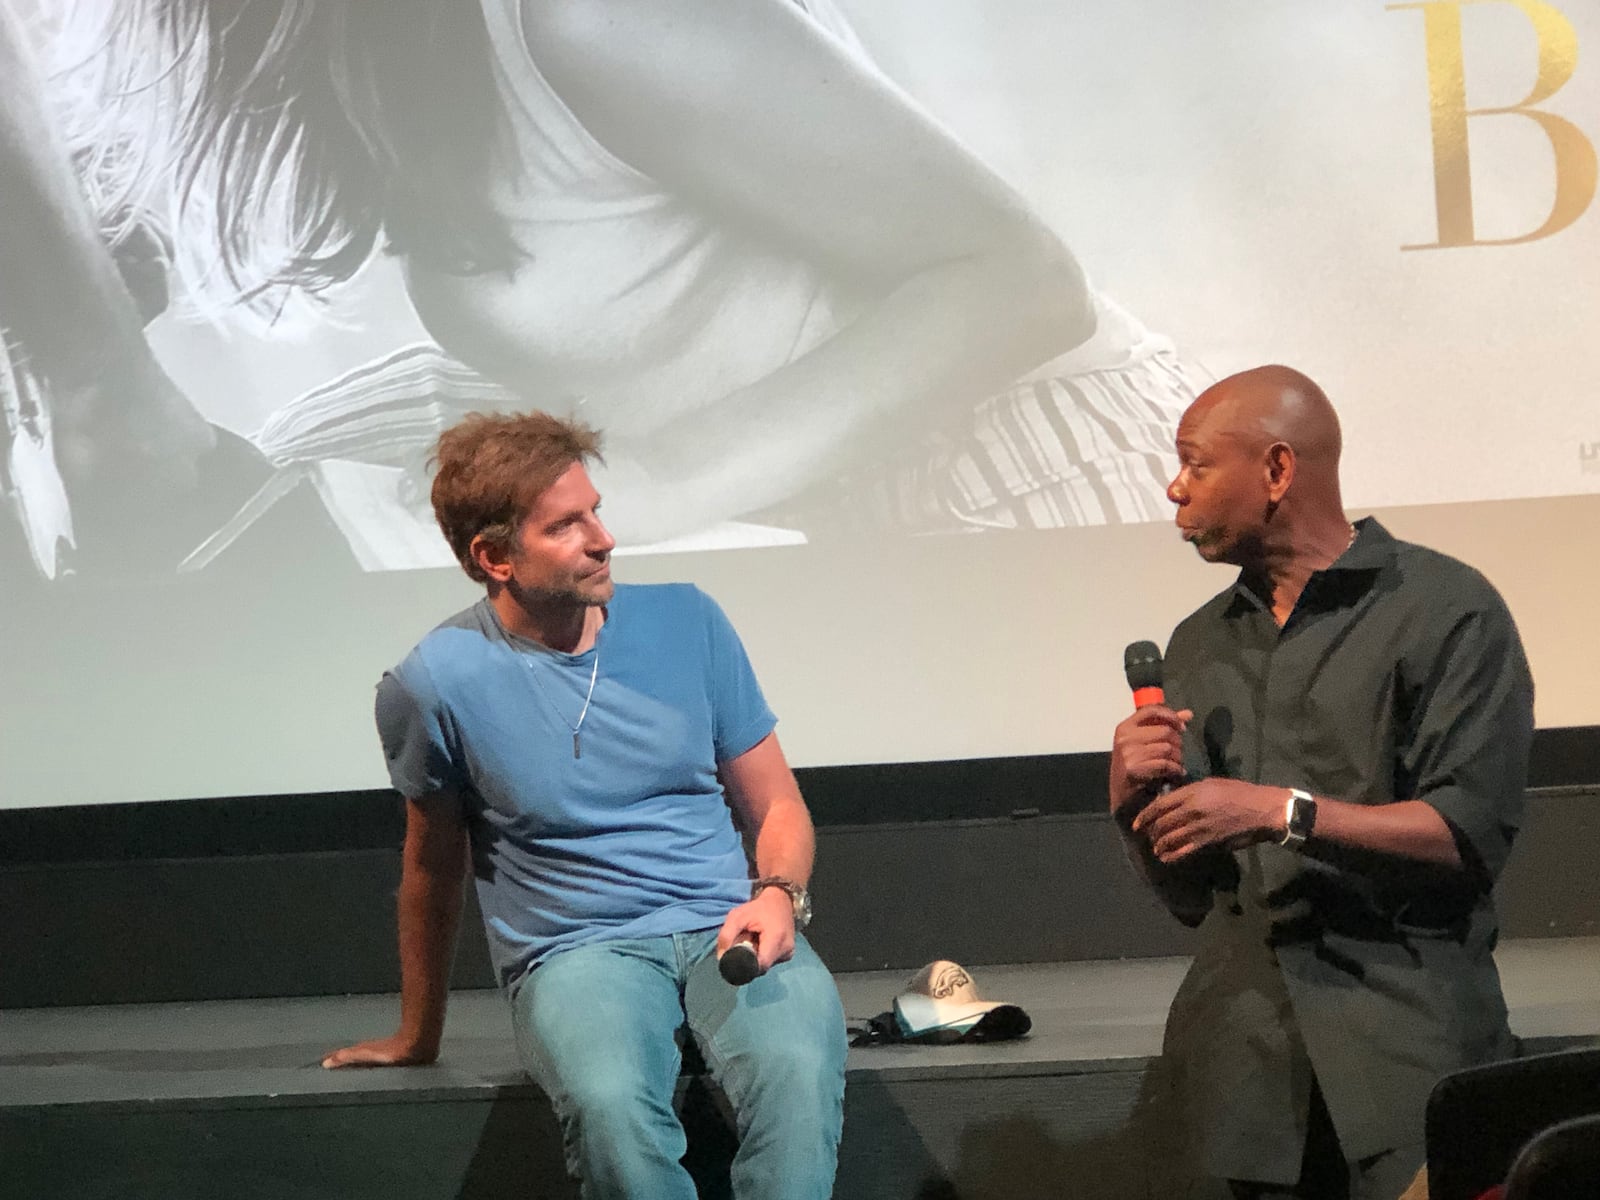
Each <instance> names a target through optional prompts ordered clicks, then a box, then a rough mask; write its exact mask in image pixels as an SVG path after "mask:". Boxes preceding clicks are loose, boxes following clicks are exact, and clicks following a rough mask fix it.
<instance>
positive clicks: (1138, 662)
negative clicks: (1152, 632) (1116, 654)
mask: <svg viewBox="0 0 1600 1200" xmlns="http://www.w3.org/2000/svg"><path fill="white" fill-rule="evenodd" d="M1122 669H1123V671H1124V672H1125V673H1126V674H1127V676H1128V686H1129V687H1130V688H1132V689H1133V690H1134V691H1138V690H1139V689H1140V688H1152V687H1160V686H1161V647H1160V646H1158V645H1156V644H1155V643H1154V642H1134V643H1132V644H1131V645H1130V646H1129V647H1128V648H1127V649H1126V650H1124V651H1123V652H1122Z"/></svg>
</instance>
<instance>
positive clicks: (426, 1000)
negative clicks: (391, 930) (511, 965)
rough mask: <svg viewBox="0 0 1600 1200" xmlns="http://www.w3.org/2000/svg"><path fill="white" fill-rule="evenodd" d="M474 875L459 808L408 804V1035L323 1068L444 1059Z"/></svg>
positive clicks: (403, 899)
mask: <svg viewBox="0 0 1600 1200" xmlns="http://www.w3.org/2000/svg"><path fill="white" fill-rule="evenodd" d="M466 868H467V831H466V826H465V825H464V824H463V823H462V820H461V814H460V808H459V806H458V805H456V804H455V803H454V802H452V801H450V800H448V799H445V798H432V799H429V800H408V801H407V802H406V841H405V857H404V862H403V866H402V868H401V872H400V897H399V906H398V920H399V927H400V1028H399V1030H398V1031H396V1032H395V1033H394V1034H392V1035H391V1036H389V1037H385V1038H376V1039H373V1040H372V1041H366V1042H359V1043H357V1044H356V1045H354V1046H346V1047H345V1048H344V1049H342V1050H335V1051H334V1052H333V1053H331V1054H329V1055H328V1056H327V1057H326V1058H324V1059H323V1060H322V1065H323V1066H325V1067H394V1066H407V1065H410V1064H414V1063H429V1062H432V1061H433V1060H434V1059H436V1058H438V1057H439V1041H440V1038H441V1037H442V1036H443V1034H444V1014H445V1005H446V1002H447V1001H448V999H449V995H450V963H451V960H452V959H453V958H454V956H455V944H456V930H457V928H458V927H459V925H460V922H461V894H462V884H463V882H464V881H465V879H466Z"/></svg>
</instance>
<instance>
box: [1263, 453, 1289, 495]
mask: <svg viewBox="0 0 1600 1200" xmlns="http://www.w3.org/2000/svg"><path fill="white" fill-rule="evenodd" d="M1294 468H1295V458H1294V447H1293V446H1291V445H1289V443H1288V442H1273V443H1272V445H1270V446H1268V447H1267V455H1266V460H1265V462H1264V463H1263V466H1262V470H1263V472H1264V473H1265V476H1266V484H1267V503H1269V504H1270V505H1272V507H1273V508H1276V507H1277V506H1278V504H1279V503H1280V502H1281V501H1282V500H1283V498H1284V496H1285V495H1286V494H1287V493H1288V491H1289V485H1290V484H1292V483H1293V482H1294Z"/></svg>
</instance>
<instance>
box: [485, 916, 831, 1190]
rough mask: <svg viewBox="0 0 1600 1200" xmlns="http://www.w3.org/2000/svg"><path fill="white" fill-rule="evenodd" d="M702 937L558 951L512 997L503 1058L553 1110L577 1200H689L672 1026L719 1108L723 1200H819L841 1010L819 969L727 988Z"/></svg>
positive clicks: (812, 965) (807, 960)
mask: <svg viewBox="0 0 1600 1200" xmlns="http://www.w3.org/2000/svg"><path fill="white" fill-rule="evenodd" d="M716 940H717V934H716V931H715V930H702V931H699V932H695V933H680V934H673V935H670V936H666V937H653V938H630V939H623V940H617V941H607V942H599V943H596V944H594V945H589V946H580V947H578V948H577V949H574V950H565V951H562V952H561V953H559V954H557V955H555V956H554V957H552V958H550V959H549V960H548V961H546V962H544V963H541V964H540V965H539V966H537V967H535V968H534V969H533V970H532V971H531V972H530V973H529V974H528V975H527V976H526V977H525V978H524V979H523V980H522V981H521V986H520V987H519V988H518V989H517V990H516V991H515V993H514V995H513V999H512V1013H513V1022H514V1025H515V1028H516V1037H517V1053H518V1055H519V1056H520V1057H521V1059H522V1064H523V1066H524V1067H525V1068H526V1069H527V1071H528V1074H530V1075H531V1076H533V1079H534V1082H535V1083H537V1084H538V1085H539V1086H540V1087H541V1088H543V1089H544V1091H545V1094H546V1095H548V1096H549V1097H550V1100H551V1103H552V1104H554V1106H555V1110H556V1116H557V1117H558V1118H559V1119H560V1121H561V1128H562V1131H563V1133H564V1136H565V1142H566V1156H567V1169H568V1171H570V1172H571V1173H572V1176H573V1178H575V1179H577V1180H578V1182H579V1184H580V1185H581V1187H582V1191H583V1195H584V1197H585V1198H586V1200H695V1190H694V1184H693V1183H692V1181H691V1180H690V1178H689V1174H688V1172H687V1171H685V1170H684V1168H683V1166H682V1165H681V1163H680V1162H679V1160H680V1159H681V1158H682V1157H683V1153H684V1149H685V1146H686V1142H685V1139H684V1133H683V1126H682V1125H681V1124H680V1123H679V1121H678V1118H677V1116H676V1114H675V1113H674V1112H673V1111H672V1094H673V1089H674V1087H675V1085H676V1083H677V1079H678V1069H679V1066H680V1060H681V1055H680V1052H679V1049H678V1043H677V1041H676V1040H675V1038H674V1035H675V1033H676V1032H677V1030H678V1029H679V1028H680V1027H682V1026H684V1025H685V1024H687V1026H688V1028H689V1032H690V1033H691V1034H692V1035H693V1037H694V1039H695V1041H696V1043H698V1045H699V1047H700V1051H701V1053H702V1055H703V1056H704V1058H705V1060H706V1065H707V1066H708V1067H709V1068H710V1069H711V1074H712V1076H713V1077H714V1078H715V1079H716V1080H717V1082H718V1083H719V1084H720V1085H721V1087H722V1090H723V1092H724V1094H726V1096H727V1098H728V1101H729V1103H730V1104H732V1106H733V1110H734V1114H735V1116H736V1119H737V1125H738V1133H739V1151H738V1154H737V1155H736V1156H735V1158H734V1160H733V1170H732V1182H733V1192H734V1195H735V1196H736V1197H738V1198H739V1200H779V1198H780V1197H782V1198H783V1200H813V1198H814V1200H826V1197H827V1196H828V1195H829V1194H830V1193H831V1192H832V1190H833V1174H834V1168H835V1166H836V1165H837V1160H838V1148H839V1132H840V1127H841V1125H842V1123H843V1119H844V1060H845V1030H844V1011H843V1009H842V1007H841V1006H840V1003H839V992H838V989H837V988H836V987H835V986H834V982H833V977H832V976H831V975H830V974H829V973H828V969H827V968H826V967H825V966H823V965H822V960H821V959H819V958H818V957H817V956H816V953H815V952H814V951H813V950H812V949H811V947H810V946H809V945H807V944H806V942H805V940H804V939H803V938H797V939H796V945H795V952H794V957H793V958H792V959H790V960H789V961H788V962H785V963H779V964H778V965H777V966H775V967H774V968H773V969H772V970H771V971H768V972H767V973H766V974H765V975H763V976H761V977H760V978H759V979H756V980H754V981H752V982H751V983H748V984H746V985H745V986H744V987H742V988H735V987H732V986H731V985H729V984H728V983H727V982H725V981H724V980H723V978H722V976H721V975H720V974H719V973H718V971H717V957H716Z"/></svg>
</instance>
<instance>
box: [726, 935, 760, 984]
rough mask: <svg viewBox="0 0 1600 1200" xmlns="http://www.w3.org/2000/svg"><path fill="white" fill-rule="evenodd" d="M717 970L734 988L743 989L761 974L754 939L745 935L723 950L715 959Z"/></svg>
mask: <svg viewBox="0 0 1600 1200" xmlns="http://www.w3.org/2000/svg"><path fill="white" fill-rule="evenodd" d="M717 970H719V971H721V972H722V977H723V978H724V979H726V980H727V981H728V982H729V983H731V984H733V986H734V987H743V986H744V985H745V984H747V983H749V982H750V981H751V980H752V979H754V978H755V977H756V976H757V975H759V974H761V960H760V959H759V958H757V957H756V943H755V939H754V938H752V937H750V936H749V935H748V934H747V935H746V936H744V937H742V938H740V939H739V940H738V941H737V942H735V943H734V944H733V945H731V946H729V947H728V948H727V949H726V950H724V951H723V952H722V954H721V955H720V956H719V957H718V959H717Z"/></svg>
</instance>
